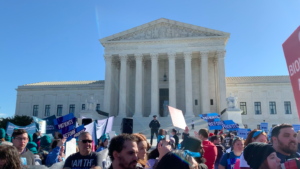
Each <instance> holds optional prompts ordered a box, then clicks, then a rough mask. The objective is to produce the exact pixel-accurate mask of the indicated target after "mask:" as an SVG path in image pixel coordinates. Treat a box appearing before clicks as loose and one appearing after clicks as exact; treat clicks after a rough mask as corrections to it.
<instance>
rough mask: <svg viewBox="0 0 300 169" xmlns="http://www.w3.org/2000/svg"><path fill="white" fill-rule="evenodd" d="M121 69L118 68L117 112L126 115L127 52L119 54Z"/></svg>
mask: <svg viewBox="0 0 300 169" xmlns="http://www.w3.org/2000/svg"><path fill="white" fill-rule="evenodd" d="M119 56H120V60H121V70H120V97H119V114H118V116H120V117H126V105H127V99H126V98H127V95H126V94H127V93H126V92H127V81H126V80H127V58H128V57H127V54H121V55H119Z"/></svg>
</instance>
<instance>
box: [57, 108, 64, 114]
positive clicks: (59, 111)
mask: <svg viewBox="0 0 300 169" xmlns="http://www.w3.org/2000/svg"><path fill="white" fill-rule="evenodd" d="M62 108H63V106H62V105H57V116H62Z"/></svg>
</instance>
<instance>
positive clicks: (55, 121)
mask: <svg viewBox="0 0 300 169" xmlns="http://www.w3.org/2000/svg"><path fill="white" fill-rule="evenodd" d="M73 118H74V115H73V113H69V114H67V115H64V116H62V117H59V118H57V119H54V120H53V122H54V125H55V126H57V125H58V124H61V123H63V122H66V121H68V120H71V119H73Z"/></svg>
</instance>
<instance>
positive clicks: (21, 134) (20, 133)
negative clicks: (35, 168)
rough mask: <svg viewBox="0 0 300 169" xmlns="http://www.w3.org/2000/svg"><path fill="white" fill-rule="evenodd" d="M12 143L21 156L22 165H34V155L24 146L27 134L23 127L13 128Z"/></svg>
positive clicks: (26, 141)
mask: <svg viewBox="0 0 300 169" xmlns="http://www.w3.org/2000/svg"><path fill="white" fill-rule="evenodd" d="M12 138H13V139H12V143H13V146H15V147H16V148H17V150H18V152H19V154H20V156H21V161H22V164H23V165H35V160H34V155H33V153H32V152H31V151H29V150H28V149H27V148H26V145H27V143H28V134H27V131H26V130H24V129H17V130H14V132H13V134H12Z"/></svg>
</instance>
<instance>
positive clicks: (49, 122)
mask: <svg viewBox="0 0 300 169" xmlns="http://www.w3.org/2000/svg"><path fill="white" fill-rule="evenodd" d="M54 119H56V116H55V115H52V116H50V117H47V118H44V119H43V120H45V121H46V134H53V135H54V133H55V131H57V129H56V128H55V126H54V122H53V120H54Z"/></svg>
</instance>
